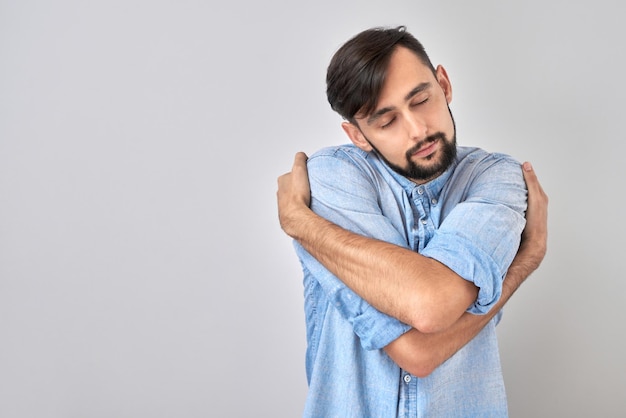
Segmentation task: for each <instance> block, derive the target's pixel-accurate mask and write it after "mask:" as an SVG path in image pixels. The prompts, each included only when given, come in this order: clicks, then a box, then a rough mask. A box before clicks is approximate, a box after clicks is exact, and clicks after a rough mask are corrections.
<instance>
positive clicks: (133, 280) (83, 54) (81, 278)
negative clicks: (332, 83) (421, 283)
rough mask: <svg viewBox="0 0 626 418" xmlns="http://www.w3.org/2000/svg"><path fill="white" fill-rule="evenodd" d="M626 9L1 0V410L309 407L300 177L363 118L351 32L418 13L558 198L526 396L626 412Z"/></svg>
mask: <svg viewBox="0 0 626 418" xmlns="http://www.w3.org/2000/svg"><path fill="white" fill-rule="evenodd" d="M226 3H228V4H227V5H226ZM620 12H621V8H620V6H619V3H618V2H617V1H613V2H612V1H608V0H596V1H593V2H592V1H589V2H582V1H579V2H573V3H572V2H568V1H557V0H549V1H537V0H533V1H524V2H515V3H514V4H513V3H512V2H497V1H486V0H483V1H473V2H466V1H461V0H459V1H441V2H432V1H429V2H421V1H398V2H387V3H384V2H380V1H365V2H364V1H358V2H337V1H332V2H331V1H327V0H323V1H311V2H306V3H300V2H294V1H286V0H285V1H266V2H254V1H251V0H246V1H244V2H237V1H233V2H212V1H191V0H180V1H163V0H159V1H147V0H143V1H142V0H125V1H119V0H113V1H100V0H98V1H90V2H81V1H36V0H35V1H31V0H21V1H6V0H3V1H0V416H1V417H3V418H5V417H6V418H9V417H151V418H154V417H209V416H210V417H249V416H255V417H295V416H298V415H299V414H300V413H301V409H302V405H303V402H304V398H305V394H306V382H305V375H304V349H305V341H304V339H305V337H304V325H303V321H304V318H303V313H302V289H301V273H300V269H299V265H298V263H297V260H296V258H295V256H294V253H293V250H292V246H291V242H290V240H289V239H288V238H287V237H286V236H284V235H283V234H282V232H281V231H280V229H279V226H278V222H277V218H276V214H275V190H276V183H275V182H276V177H277V176H278V175H280V174H282V173H283V172H285V171H287V170H288V169H289V168H290V166H291V162H292V157H293V154H294V153H295V152H296V151H299V150H302V151H305V152H307V153H312V152H314V151H315V150H316V149H318V148H320V147H322V146H326V145H331V144H338V143H343V142H345V141H346V138H345V137H344V134H343V132H342V131H341V129H340V127H339V122H340V119H339V117H338V116H336V115H335V114H333V113H332V112H331V110H330V109H329V107H328V105H327V103H326V99H325V95H324V74H325V68H326V65H327V63H328V60H329V59H330V57H331V55H332V54H333V52H334V51H335V50H336V48H337V47H338V46H339V45H340V44H341V43H342V42H344V41H345V40H347V39H348V38H349V37H351V36H352V35H354V34H356V33H357V32H359V31H361V30H363V29H365V28H368V27H370V26H377V25H398V24H405V25H407V26H408V29H409V30H410V31H411V32H412V33H414V34H415V35H416V36H417V37H418V38H419V39H421V40H422V41H423V43H424V44H425V45H426V48H427V50H428V51H429V52H430V54H431V58H432V60H433V61H434V63H436V64H437V63H441V64H444V65H445V66H446V68H447V70H448V74H449V75H450V77H451V80H452V83H453V87H454V100H453V102H452V111H453V112H454V114H455V117H456V121H457V127H458V137H459V142H460V143H461V144H463V145H478V146H481V147H483V148H486V149H488V150H491V151H502V152H506V153H509V154H512V155H514V156H515V157H516V158H518V159H520V160H530V161H532V162H533V163H534V165H535V167H536V170H537V172H538V173H539V176H540V179H541V182H542V184H543V186H544V188H545V189H546V190H547V192H548V193H549V195H550V197H551V206H550V242H549V254H548V257H547V258H546V260H545V262H544V263H543V265H542V267H541V269H540V270H539V271H538V272H536V273H535V274H534V275H533V276H532V277H531V278H530V279H529V281H528V282H526V284H525V285H524V286H523V287H522V288H521V289H520V291H519V292H518V293H517V294H516V295H515V297H514V300H512V301H511V303H510V304H509V306H508V308H507V312H506V314H505V317H504V320H503V322H502V323H501V325H500V327H499V329H500V331H499V333H500V341H501V353H502V359H503V367H504V373H505V379H506V384H507V390H508V393H509V399H510V410H511V416H513V417H556V416H559V417H561V416H567V417H588V416H602V417H612V416H623V415H622V414H623V411H624V410H625V409H626V400H625V397H624V395H623V393H622V392H623V389H624V387H626V373H625V372H626V370H625V367H624V366H625V360H624V356H623V353H624V352H626V340H625V338H624V332H623V330H624V325H623V322H624V321H623V319H624V312H623V305H624V301H625V300H624V299H625V297H624V294H625V291H626V284H625V282H624V280H623V278H624V277H623V273H622V271H621V268H620V266H621V261H622V257H623V255H622V252H623V249H624V245H623V243H622V238H623V236H624V234H625V232H626V231H625V225H624V218H623V216H622V215H621V203H622V202H623V192H624V186H623V183H622V182H621V179H622V178H623V173H622V172H621V170H622V165H621V164H619V163H618V158H621V156H622V153H623V150H624V145H623V141H624V137H623V134H622V129H621V125H622V124H621V123H620V122H621V118H623V117H624V115H623V111H624V105H623V97H624V94H625V87H626V84H625V83H624V78H623V77H624V76H623V75H624V73H626V63H625V62H624V48H623V40H624V38H625V36H626V31H625V30H624V29H623V25H622V24H623V22H622V20H623V17H622V13H620Z"/></svg>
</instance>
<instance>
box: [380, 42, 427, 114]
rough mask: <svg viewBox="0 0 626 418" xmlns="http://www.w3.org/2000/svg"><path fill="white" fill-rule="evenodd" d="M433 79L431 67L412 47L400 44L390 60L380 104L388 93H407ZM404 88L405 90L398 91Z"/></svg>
mask: <svg viewBox="0 0 626 418" xmlns="http://www.w3.org/2000/svg"><path fill="white" fill-rule="evenodd" d="M433 81H436V79H435V76H434V74H433V72H432V70H431V69H430V67H429V66H428V65H426V64H424V63H423V62H422V60H420V59H419V58H418V56H417V55H416V54H415V53H414V52H413V51H411V50H410V49H407V48H405V47H403V46H398V47H397V48H396V50H395V51H394V52H393V54H392V55H391V59H390V60H389V65H388V67H387V73H386V76H385V82H384V83H383V88H382V91H381V95H380V97H379V104H380V102H381V101H382V100H383V98H384V97H385V96H386V95H389V94H393V93H395V94H399V95H405V94H407V93H408V92H409V91H411V90H412V89H413V88H414V87H415V86H416V85H418V84H420V83H432V82H433ZM403 88H404V89H405V90H404V91H397V90H399V89H403ZM377 107H378V106H377Z"/></svg>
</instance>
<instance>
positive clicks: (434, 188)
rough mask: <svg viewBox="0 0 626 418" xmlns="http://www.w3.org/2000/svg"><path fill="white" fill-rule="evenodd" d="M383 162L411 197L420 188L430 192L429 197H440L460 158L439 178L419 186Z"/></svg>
mask: <svg viewBox="0 0 626 418" xmlns="http://www.w3.org/2000/svg"><path fill="white" fill-rule="evenodd" d="M377 157H378V156H377ZM378 158H380V157H378ZM381 162H382V163H383V165H384V166H385V168H386V169H387V171H389V173H390V174H391V175H392V176H393V178H394V179H395V180H396V181H397V182H398V184H400V185H401V186H402V188H403V189H404V190H405V191H406V192H407V194H408V195H409V196H410V195H411V194H412V193H413V191H414V190H415V189H416V188H419V187H422V188H423V189H425V190H426V191H427V192H428V195H429V196H439V194H440V193H441V190H442V189H443V187H444V186H445V185H446V183H447V182H448V179H449V178H450V176H451V175H452V173H453V172H454V169H455V168H456V166H457V164H458V158H455V160H454V162H453V163H452V164H451V165H450V167H448V168H447V169H446V171H444V172H443V173H442V174H441V175H440V176H439V177H436V178H434V179H433V180H431V181H429V182H427V183H424V184H419V185H418V184H416V183H414V182H412V181H411V180H409V179H408V178H406V177H404V176H403V175H401V174H398V173H396V172H395V171H394V170H393V169H391V167H389V166H388V165H387V164H386V163H385V162H384V161H382V159H381Z"/></svg>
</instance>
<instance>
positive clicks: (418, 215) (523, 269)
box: [278, 27, 547, 418]
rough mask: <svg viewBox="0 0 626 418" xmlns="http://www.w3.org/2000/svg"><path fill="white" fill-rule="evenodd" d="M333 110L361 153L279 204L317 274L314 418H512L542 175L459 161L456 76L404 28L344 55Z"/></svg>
mask: <svg viewBox="0 0 626 418" xmlns="http://www.w3.org/2000/svg"><path fill="white" fill-rule="evenodd" d="M327 95H328V99H329V102H330V104H331V107H332V108H333V109H334V110H335V111H337V112H338V113H339V114H340V115H341V116H343V118H344V119H345V122H344V123H343V124H342V127H343V129H344V131H345V132H346V134H347V135H348V137H349V138H350V140H351V142H352V145H350V146H341V147H333V148H328V149H325V150H322V151H320V152H318V153H316V154H315V155H313V156H312V157H311V158H310V159H309V161H308V175H309V178H307V162H306V156H305V155H304V154H302V153H299V154H298V155H297V156H296V160H295V162H294V167H293V169H292V172H291V173H290V174H287V175H284V176H281V177H280V178H279V190H278V204H279V217H280V222H281V226H282V228H283V229H284V230H285V232H286V233H287V234H288V235H290V236H291V237H293V238H294V239H295V240H296V241H297V242H298V244H297V245H296V250H297V253H298V256H299V258H300V260H301V263H302V267H303V270H304V274H305V278H304V286H305V312H306V322H307V341H308V348H307V365H306V369H307V379H308V382H309V394H308V397H307V403H306V406H305V411H304V415H305V416H316V417H318V416H319V417H342V418H343V417H395V416H399V417H417V416H445V417H450V416H498V417H499V416H506V415H507V406H506V395H505V391H504V384H503V381H502V373H501V369H500V360H499V356H498V347H497V340H496V335H495V325H496V324H497V322H498V320H499V315H498V312H499V311H500V309H501V308H502V306H503V305H504V304H505V303H506V301H507V300H508V299H509V297H510V296H511V295H512V294H513V292H514V291H515V290H516V289H517V288H518V287H519V285H520V284H521V283H522V282H523V280H524V279H525V278H526V277H527V276H528V275H529V274H530V273H531V272H532V271H534V270H535V269H536V268H537V267H538V266H539V263H540V262H541V260H542V259H543V256H544V254H545V248H546V236H547V228H546V224H547V197H546V195H545V193H543V190H542V189H541V186H540V185H539V183H538V182H537V180H536V177H535V175H534V172H533V171H532V168H531V167H530V165H529V164H525V165H524V171H523V173H522V170H521V169H520V165H519V164H518V163H516V162H515V161H514V160H512V159H511V158H510V157H508V156H505V155H502V154H489V153H486V152H485V151H482V150H479V149H476V148H465V147H457V145H456V130H455V126H454V121H453V118H452V114H451V112H450V110H449V107H448V104H449V102H450V101H451V99H452V88H451V84H450V80H449V78H448V75H447V73H446V71H445V69H444V68H443V67H441V66H438V67H437V68H436V69H435V68H434V67H433V66H432V64H431V63H430V60H429V58H428V56H427V55H426V53H425V51H424V49H423V47H422V45H421V44H420V43H419V42H418V41H417V40H416V39H415V38H414V37H413V36H412V35H410V34H409V33H408V32H406V30H405V29H404V28H403V27H400V28H396V29H371V30H367V31H364V32H362V33H360V34H358V35H357V36H355V37H354V38H352V39H351V40H349V41H348V42H347V43H346V44H344V45H343V46H342V47H341V48H340V49H339V50H338V51H337V53H336V54H335V56H334V57H333V59H332V61H331V63H330V65H329V68H328V74H327ZM309 181H310V191H311V199H310V201H309ZM525 183H526V184H527V186H528V190H529V193H528V211H527V213H526V221H527V223H526V228H525V229H524V224H525V218H524V213H525V210H526V188H525ZM309 204H310V207H311V209H312V210H311V209H309ZM522 230H523V231H524V232H523V234H522ZM521 235H523V239H522V240H521V245H520V236H521ZM516 252H517V255H516ZM505 275H506V278H505V279H504V277H505Z"/></svg>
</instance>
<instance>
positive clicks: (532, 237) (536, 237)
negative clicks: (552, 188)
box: [522, 162, 548, 265]
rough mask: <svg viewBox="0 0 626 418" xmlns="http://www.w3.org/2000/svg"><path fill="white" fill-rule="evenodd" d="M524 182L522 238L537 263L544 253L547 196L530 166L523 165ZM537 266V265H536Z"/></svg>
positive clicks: (527, 163)
mask: <svg viewBox="0 0 626 418" xmlns="http://www.w3.org/2000/svg"><path fill="white" fill-rule="evenodd" d="M522 167H523V170H522V171H523V173H524V180H525V181H526V187H527V188H528V209H527V210H526V228H525V229H524V232H523V233H522V238H523V239H524V240H526V241H527V243H530V244H531V245H532V246H533V247H534V249H535V252H536V253H537V255H538V259H539V261H540V260H541V259H542V258H543V256H544V255H545V252H546V246H547V236H548V195H547V194H546V193H545V192H544V191H543V188H542V187H541V184H539V180H538V179H537V175H536V173H535V170H534V169H533V167H532V165H531V164H530V163H529V162H525V163H524V164H523V165H522ZM537 265H538V264H537Z"/></svg>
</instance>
